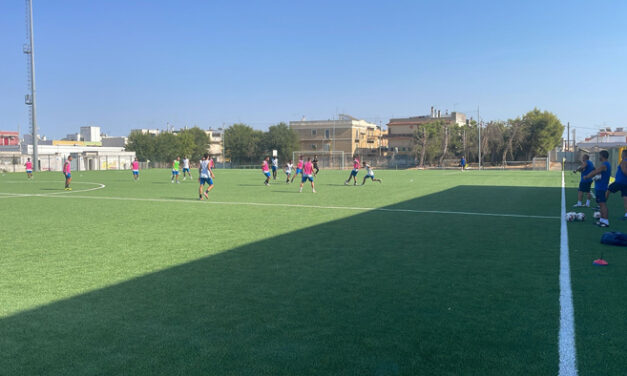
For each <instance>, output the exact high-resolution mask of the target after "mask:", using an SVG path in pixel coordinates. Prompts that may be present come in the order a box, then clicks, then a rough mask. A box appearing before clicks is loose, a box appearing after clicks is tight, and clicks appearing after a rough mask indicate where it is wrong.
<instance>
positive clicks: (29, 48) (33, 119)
mask: <svg viewBox="0 0 627 376" xmlns="http://www.w3.org/2000/svg"><path fill="white" fill-rule="evenodd" d="M26 14H27V17H26V34H27V35H26V36H27V39H28V42H27V44H25V45H24V54H26V55H27V56H28V58H27V60H26V65H27V66H28V70H29V75H28V81H29V82H28V84H29V85H28V86H29V89H30V93H29V94H26V101H25V102H26V105H27V106H29V112H30V125H31V131H32V134H33V170H34V171H39V153H38V150H37V111H36V101H35V92H36V90H35V45H34V42H33V3H32V0H26Z"/></svg>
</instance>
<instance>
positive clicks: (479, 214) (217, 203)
mask: <svg viewBox="0 0 627 376" xmlns="http://www.w3.org/2000/svg"><path fill="white" fill-rule="evenodd" d="M37 196H38V197H58V198H79V199H92V200H116V201H143V202H171V203H172V202H176V203H188V204H202V205H207V204H211V205H240V206H268V207H286V208H302V209H326V210H351V211H382V212H396V213H416V214H444V215H447V214H448V215H469V216H483V217H507V218H532V219H559V217H556V216H548V215H526V214H508V213H481V212H465V211H450V210H420V209H402V208H397V209H395V208H368V207H355V206H323V205H305V204H281V203H267V202H238V201H200V200H185V199H182V200H176V199H165V198H140V197H115V196H79V195H64V196H60V195H57V196H47V195H45V194H44V195H37Z"/></svg>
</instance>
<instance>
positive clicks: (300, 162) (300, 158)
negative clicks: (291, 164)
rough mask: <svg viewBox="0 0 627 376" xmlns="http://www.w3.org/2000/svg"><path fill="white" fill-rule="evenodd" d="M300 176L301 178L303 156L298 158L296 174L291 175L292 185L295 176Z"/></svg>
mask: <svg viewBox="0 0 627 376" xmlns="http://www.w3.org/2000/svg"><path fill="white" fill-rule="evenodd" d="M298 174H300V176H303V156H302V155H301V156H299V157H298V164H297V165H296V172H295V173H294V175H292V183H293V182H294V178H296V176H297V175H298Z"/></svg>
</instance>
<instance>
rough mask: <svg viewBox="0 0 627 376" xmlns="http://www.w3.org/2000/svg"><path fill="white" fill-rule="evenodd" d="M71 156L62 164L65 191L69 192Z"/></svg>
mask: <svg viewBox="0 0 627 376" xmlns="http://www.w3.org/2000/svg"><path fill="white" fill-rule="evenodd" d="M71 163H72V156H71V155H70V156H69V157H67V159H66V160H65V163H64V164H63V175H64V176H65V190H66V191H71V190H72V188H70V182H71V181H72V165H71Z"/></svg>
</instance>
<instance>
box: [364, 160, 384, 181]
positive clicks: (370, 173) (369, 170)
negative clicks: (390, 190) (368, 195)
mask: <svg viewBox="0 0 627 376" xmlns="http://www.w3.org/2000/svg"><path fill="white" fill-rule="evenodd" d="M364 167H365V168H366V176H364V181H363V182H362V183H361V185H364V184H366V179H368V178H370V180H372V181H377V182H379V183H381V179H375V177H374V170H373V169H372V167H370V165H369V164H368V163H364Z"/></svg>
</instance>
